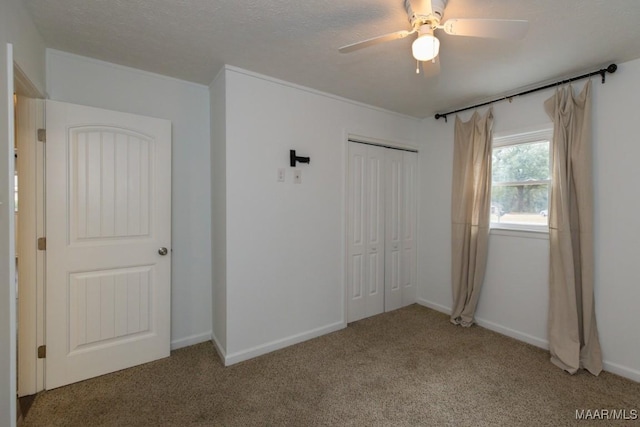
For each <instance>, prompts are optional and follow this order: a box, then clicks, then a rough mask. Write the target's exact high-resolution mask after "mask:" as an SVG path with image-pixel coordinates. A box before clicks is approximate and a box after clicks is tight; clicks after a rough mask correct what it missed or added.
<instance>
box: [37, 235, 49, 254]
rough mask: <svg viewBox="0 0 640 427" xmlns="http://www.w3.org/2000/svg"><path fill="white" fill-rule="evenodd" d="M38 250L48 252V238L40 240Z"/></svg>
mask: <svg viewBox="0 0 640 427" xmlns="http://www.w3.org/2000/svg"><path fill="white" fill-rule="evenodd" d="M38 250H39V251H46V250H47V238H46V237H40V238H38Z"/></svg>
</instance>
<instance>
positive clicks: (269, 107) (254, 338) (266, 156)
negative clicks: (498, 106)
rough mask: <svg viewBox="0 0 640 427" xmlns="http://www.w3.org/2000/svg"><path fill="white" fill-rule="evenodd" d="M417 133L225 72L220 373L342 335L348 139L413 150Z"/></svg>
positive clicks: (309, 94)
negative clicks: (223, 366) (292, 158)
mask: <svg viewBox="0 0 640 427" xmlns="http://www.w3.org/2000/svg"><path fill="white" fill-rule="evenodd" d="M419 123H420V122H419V121H418V120H416V119H413V118H409V117H406V116H401V115H398V114H395V113H390V112H387V111H383V110H379V109H375V108H372V107H368V106H365V105H362V104H357V103H354V102H351V101H347V100H344V99H341V98H337V97H334V96H329V95H325V94H322V93H319V92H316V91H312V90H309V89H306V88H303V87H299V86H295V85H291V84H288V83H286V82H282V81H277V80H273V79H269V78H266V77H264V76H260V75H256V74H252V73H249V72H245V71H243V70H240V69H237V68H233V67H227V69H226V158H227V165H226V180H227V181H226V182H227V185H226V205H227V207H226V215H227V222H226V236H227V251H226V255H227V274H226V284H227V286H226V290H227V336H226V337H227V346H226V354H227V363H234V362H237V361H240V360H244V359H246V358H249V357H252V356H255V355H258V354H261V353H265V352H267V351H270V350H274V349H276V348H280V347H283V346H285V345H288V344H292V343H295V342H298V341H301V340H304V339H308V338H311V337H314V336H317V335H320V334H323V333H327V332H330V331H333V330H336V329H339V328H342V327H344V326H345V317H344V314H345V308H344V292H345V290H344V275H345V273H344V265H345V258H344V246H345V221H344V219H345V167H346V166H345V154H346V135H347V132H352V133H356V134H360V135H365V136H369V137H375V138H380V139H386V140H390V141H396V142H399V143H407V144H414V145H415V144H416V137H417V134H416V132H417V130H418V126H419ZM290 149H295V150H296V151H297V153H298V155H302V156H310V157H311V164H310V165H306V164H302V165H298V166H297V169H300V170H301V171H302V183H301V184H294V183H293V172H292V168H291V167H289V150H290ZM278 168H284V169H285V170H286V181H285V182H283V183H279V182H277V180H276V178H277V171H278ZM214 199H215V197H214Z"/></svg>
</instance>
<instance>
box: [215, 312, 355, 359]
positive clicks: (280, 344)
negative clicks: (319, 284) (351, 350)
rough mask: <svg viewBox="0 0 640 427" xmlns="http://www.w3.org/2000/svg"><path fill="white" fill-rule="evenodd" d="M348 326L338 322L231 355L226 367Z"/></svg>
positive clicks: (227, 357)
mask: <svg viewBox="0 0 640 427" xmlns="http://www.w3.org/2000/svg"><path fill="white" fill-rule="evenodd" d="M346 326H347V324H346V323H345V322H337V323H333V324H331V325H327V326H323V327H320V328H317V329H312V330H311V331H307V332H303V333H300V334H296V335H292V336H290V337H286V338H282V339H279V340H276V341H272V342H269V343H266V344H262V345H259V346H256V347H253V348H249V349H246V350H242V351H237V352H235V353H232V354H229V355H227V356H226V357H224V359H223V360H224V365H225V366H230V365H233V364H235V363H239V362H243V361H245V360H249V359H253V358H254V357H257V356H261V355H263V354H267V353H271V352H272V351H275V350H280V349H281V348H285V347H288V346H290V345H293V344H298V343H301V342H303V341H307V340H310V339H312V338H317V337H319V336H321V335H325V334H328V333H331V332H335V331H339V330H340V329H344V328H346Z"/></svg>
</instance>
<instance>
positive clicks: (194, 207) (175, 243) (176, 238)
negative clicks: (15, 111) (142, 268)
mask: <svg viewBox="0 0 640 427" xmlns="http://www.w3.org/2000/svg"><path fill="white" fill-rule="evenodd" d="M47 90H48V92H49V95H50V97H51V99H54V100H57V101H65V102H71V103H75V104H84V105H90V106H94V107H100V108H107V109H111V110H118V111H124V112H129V113H135V114H141V115H146V116H151V117H158V118H162V119H168V120H171V122H172V129H173V165H172V169H173V170H172V249H173V253H172V273H171V276H172V291H171V342H172V348H178V347H183V346H186V345H191V344H195V343H198V342H202V341H206V340H208V339H210V336H211V266H210V265H211V243H210V242H211V221H210V219H209V218H210V216H211V205H210V182H211V178H210V164H209V159H210V155H209V146H210V135H209V90H208V88H207V86H202V85H198V84H194V83H189V82H185V81H182V80H177V79H173V78H169V77H164V76H160V75H157V74H152V73H148V72H144V71H140V70H136V69H132V68H127V67H122V66H117V65H114V64H110V63H107V62H102V61H97V60H94V59H89V58H85V57H81V56H77V55H71V54H68V53H64V52H60V51H56V50H49V49H47Z"/></svg>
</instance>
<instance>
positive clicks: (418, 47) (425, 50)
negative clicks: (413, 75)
mask: <svg viewBox="0 0 640 427" xmlns="http://www.w3.org/2000/svg"><path fill="white" fill-rule="evenodd" d="M411 51H412V52H413V57H414V58H415V59H417V60H418V61H431V60H432V59H433V58H435V57H436V56H438V52H439V51H440V40H438V38H437V37H434V36H433V35H431V34H423V35H421V36H420V37H418V38H417V39H415V40H414V42H413V44H412V45H411Z"/></svg>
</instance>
